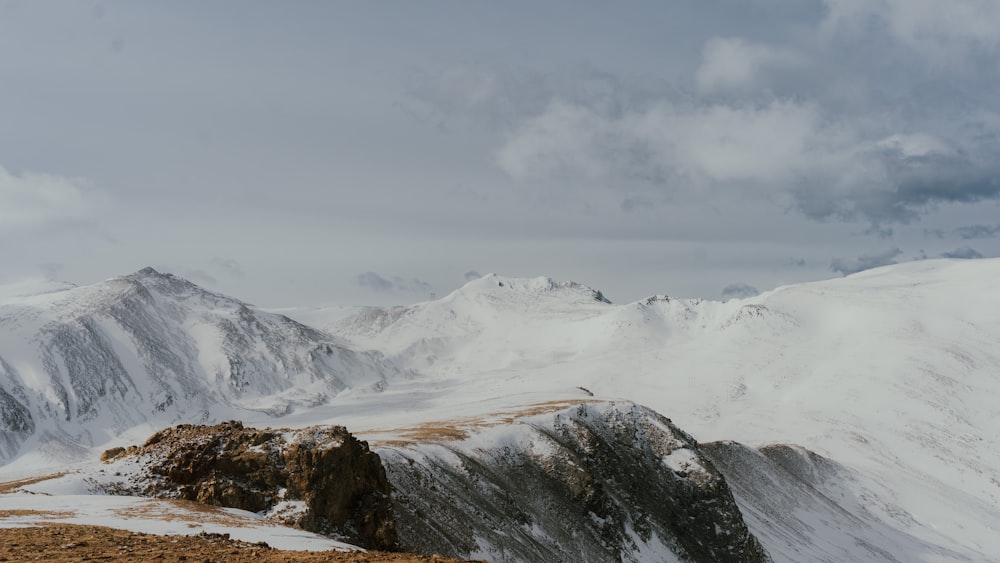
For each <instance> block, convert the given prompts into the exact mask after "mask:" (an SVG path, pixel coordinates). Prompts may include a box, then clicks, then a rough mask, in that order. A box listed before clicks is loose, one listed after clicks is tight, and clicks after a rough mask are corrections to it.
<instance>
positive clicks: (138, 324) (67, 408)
mask: <svg viewBox="0 0 1000 563" xmlns="http://www.w3.org/2000/svg"><path fill="white" fill-rule="evenodd" d="M20 289H21V290H22V291H23V290H24V289H25V288H20ZM55 289H56V290H54V291H53V290H51V288H50V290H49V291H46V292H43V293H41V294H35V295H28V296H11V295H9V292H8V296H7V297H5V298H3V300H2V301H0V436H2V437H3V440H0V461H5V460H7V459H9V458H11V457H13V456H14V455H16V454H17V453H18V451H19V450H20V449H21V444H22V443H23V442H24V441H25V440H28V439H33V440H34V441H35V443H36V444H37V445H39V446H42V447H43V449H47V450H51V449H52V448H57V447H62V448H64V449H65V448H69V449H72V448H74V447H78V446H83V447H85V446H99V445H102V444H105V443H106V442H108V441H109V440H113V439H115V438H116V437H117V436H118V435H120V434H121V433H123V432H125V431H127V430H128V429H130V428H133V427H136V426H138V425H142V431H143V432H148V430H149V428H159V427H163V426H166V425H169V424H175V423H178V422H207V421H214V420H218V419H220V418H223V417H232V418H239V417H240V415H241V413H243V412H246V411H253V412H262V413H265V414H266V415H268V416H280V415H282V414H286V413H287V412H290V411H291V410H292V409H293V408H295V407H308V406H314V405H317V404H322V403H324V402H327V401H328V400H329V399H330V398H331V397H333V396H335V395H336V394H337V393H339V392H341V391H343V390H345V389H347V388H349V387H352V388H353V387H366V386H368V387H370V386H381V385H383V384H384V382H385V381H386V380H387V379H390V378H392V377H394V376H396V375H398V371H397V370H395V369H394V368H393V367H392V365H391V364H388V363H387V362H385V361H384V360H383V359H382V358H381V356H380V355H379V354H378V353H375V352H368V353H358V352H355V351H353V350H351V349H349V348H346V347H345V346H344V345H343V344H342V343H341V342H340V341H339V340H338V339H336V338H334V337H333V336H331V335H329V334H326V333H324V332H322V331H319V330H316V329H313V328H310V327H307V326H305V325H302V324H300V323H297V322H295V321H292V320H291V319H289V318H287V317H283V316H280V315H275V314H270V313H265V312H262V311H258V310H254V309H252V308H250V307H249V306H247V305H246V304H245V303H242V302H240V301H238V300H235V299H232V298H229V297H225V296H222V295H218V294H215V293H212V292H209V291H206V290H204V289H201V288H199V287H198V286H196V285H194V284H192V283H190V282H188V281H186V280H183V279H181V278H178V277H175V276H172V275H170V274H160V273H158V272H156V271H155V270H153V269H151V268H146V269H144V270H142V271H139V272H137V273H135V274H132V275H129V276H124V277H119V278H112V279H109V280H107V281H105V282H103V283H99V284H96V285H93V286H87V287H63V288H55ZM67 453H69V452H63V454H62V455H65V454H67ZM53 455H57V456H58V455H60V454H55V453H54V454H53Z"/></svg>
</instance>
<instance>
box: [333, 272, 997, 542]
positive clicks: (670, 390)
mask: <svg viewBox="0 0 1000 563" xmlns="http://www.w3.org/2000/svg"><path fill="white" fill-rule="evenodd" d="M997 279H1000V260H976V261H944V260H941V261H923V262H914V263H909V264H901V265H897V266H890V267H886V268H879V269H876V270H869V271H866V272H862V273H860V274H856V275H853V276H850V277H847V278H844V279H835V280H830V281H824V282H817V283H808V284H800V285H794V286H788V287H783V288H778V289H776V290H774V291H771V292H768V293H765V294H762V295H760V296H757V297H754V298H751V299H745V300H731V301H728V302H725V303H718V302H708V301H698V300H683V299H672V298H668V297H664V296H658V297H652V298H650V299H647V300H643V301H640V302H636V303H629V304H625V305H611V304H608V303H605V302H603V301H601V300H599V299H596V298H595V296H596V293H595V292H594V291H592V290H590V289H588V288H585V287H582V286H576V285H561V284H555V283H552V282H549V281H548V280H544V279H540V280H511V279H506V278H502V277H499V276H487V277H485V278H483V279H481V280H477V281H475V282H472V283H470V284H469V285H467V286H465V287H463V288H462V289H460V290H458V291H456V292H455V293H453V294H451V295H449V296H447V297H445V298H443V299H441V300H439V301H436V302H431V303H423V304H418V305H415V306H412V307H409V308H396V309H390V310H384V311H367V312H365V313H363V314H361V315H358V316H355V317H353V318H348V319H343V320H341V321H339V323H338V324H337V330H336V333H337V334H338V335H340V336H342V337H343V338H344V339H345V340H347V341H348V342H350V343H352V344H353V345H356V346H363V347H371V348H374V349H377V350H380V351H382V352H384V353H385V354H386V355H387V356H388V357H389V358H390V359H392V360H393V361H396V362H399V363H400V365H403V366H406V367H411V368H413V369H414V370H417V371H418V372H419V373H420V374H421V376H422V378H423V379H425V380H426V381H429V382H436V384H437V385H440V386H441V387H442V389H443V391H442V394H443V395H445V396H448V397H450V398H451V404H450V405H448V407H447V408H450V409H461V408H463V407H462V406H461V405H460V404H458V403H462V402H463V400H460V398H462V397H464V398H465V399H464V401H466V402H468V403H470V404H471V403H472V402H474V400H475V398H474V395H475V394H476V393H474V392H473V391H471V390H477V393H478V395H479V396H480V398H479V400H485V399H486V398H488V397H494V396H500V395H501V394H502V391H503V390H504V389H506V390H507V391H508V392H509V393H516V392H523V391H527V390H531V391H535V392H547V393H549V394H550V395H552V398H554V397H556V396H558V394H559V393H560V391H559V390H560V389H561V390H563V391H562V392H563V393H565V394H570V393H572V392H574V391H575V388H576V387H582V388H586V389H587V390H589V391H591V392H593V393H594V394H596V395H597V396H598V397H621V398H626V399H631V400H635V401H637V402H640V403H642V404H645V405H647V406H650V407H652V408H654V409H655V410H657V411H658V412H662V413H665V414H667V415H668V416H670V417H671V418H672V419H673V420H674V421H675V422H676V423H677V424H678V425H679V426H680V427H682V428H684V429H685V430H687V431H689V432H691V433H692V434H693V435H694V436H696V437H697V438H698V439H699V440H701V441H711V440H735V441H738V442H743V443H746V444H749V445H753V446H761V445H766V444H769V443H785V444H795V445H799V446H804V447H807V448H809V449H811V450H814V451H815V452H817V453H818V454H820V455H822V456H825V457H827V458H829V459H832V460H834V461H835V462H837V463H839V464H842V465H843V466H844V467H845V468H847V469H848V470H849V471H851V472H853V474H854V475H856V476H857V479H855V480H852V481H851V482H849V483H845V484H844V485H843V486H844V487H846V488H849V489H850V490H851V493H852V494H853V495H854V496H855V497H857V498H858V499H860V500H858V501H857V502H858V506H860V507H863V509H864V510H866V511H868V512H870V513H871V514H873V515H875V516H876V517H877V518H878V519H879V520H880V521H883V522H885V523H886V525H887V526H890V527H891V528H892V529H894V530H898V531H899V532H901V534H902V535H903V536H905V537H907V538H911V539H912V542H913V545H912V546H910V547H908V548H907V549H908V550H909V549H912V550H913V551H911V552H909V553H910V555H914V556H916V558H917V559H918V560H928V561H938V560H940V561H949V560H994V559H995V557H996V554H998V553H1000V377H998V374H1000V346H998V344H1000V292H997V291H996V289H995V280H997ZM441 406H444V404H443V403H441ZM863 553H864V552H863V551H862V552H859V558H860V560H865V556H864V555H862V554H863ZM904 559H905V558H904Z"/></svg>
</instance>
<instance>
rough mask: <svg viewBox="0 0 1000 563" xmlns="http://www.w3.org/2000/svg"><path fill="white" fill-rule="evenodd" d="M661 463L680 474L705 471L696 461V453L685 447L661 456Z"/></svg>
mask: <svg viewBox="0 0 1000 563" xmlns="http://www.w3.org/2000/svg"><path fill="white" fill-rule="evenodd" d="M663 465H665V466H666V467H667V468H669V469H670V470H671V471H673V472H675V473H679V474H681V475H687V474H688V473H691V472H697V473H705V472H706V471H705V467H704V466H703V465H702V464H701V462H700V461H698V454H696V453H694V452H693V451H691V450H689V449H687V448H679V449H676V450H674V451H672V452H670V453H669V454H667V455H665V456H663Z"/></svg>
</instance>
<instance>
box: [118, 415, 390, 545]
mask: <svg viewBox="0 0 1000 563" xmlns="http://www.w3.org/2000/svg"><path fill="white" fill-rule="evenodd" d="M102 459H105V460H106V461H108V462H111V463H115V464H119V465H120V466H121V469H123V470H124V471H126V472H128V471H129V467H133V468H135V467H139V468H141V470H140V471H141V478H137V479H133V480H132V481H128V482H127V483H131V484H126V485H123V486H122V487H123V488H124V489H126V490H119V491H117V492H131V493H141V494H146V495H150V496H158V497H170V498H181V499H186V500H193V501H197V502H202V503H206V504H211V505H216V506H227V507H232V508H240V509H243V510H249V511H251V512H259V513H266V514H267V515H269V516H271V517H272V518H274V519H276V520H278V521H281V522H283V523H285V524H289V525H294V526H297V527H301V528H303V529H306V530H310V531H314V532H319V533H322V534H326V535H331V536H335V537H341V538H344V539H345V540H346V541H349V542H351V543H354V544H356V545H359V546H362V547H366V548H371V549H382V550H389V549H394V548H395V547H396V532H395V527H394V522H393V519H392V516H391V507H390V505H389V483H388V481H387V480H386V475H385V471H384V470H383V468H382V464H381V461H380V460H379V456H378V455H377V454H375V453H373V452H371V451H370V450H369V449H368V444H367V443H365V442H362V441H360V440H358V439H356V438H355V437H354V436H352V435H351V434H350V433H348V432H347V430H346V429H344V428H343V427H341V426H326V427H313V428H306V429H302V430H258V429H254V428H245V427H244V426H243V425H242V424H241V423H239V422H235V421H234V422H226V423H223V424H218V425H215V426H194V425H181V426H177V427H174V428H168V429H166V430H163V431H160V432H157V433H156V434H154V435H153V436H152V437H150V438H149V440H147V441H146V443H145V444H144V445H142V446H132V447H130V448H127V449H122V448H117V449H115V450H108V451H107V452H105V454H104V455H103V456H102ZM129 462H132V463H131V464H130V463H129ZM129 488H131V489H133V490H127V489H129Z"/></svg>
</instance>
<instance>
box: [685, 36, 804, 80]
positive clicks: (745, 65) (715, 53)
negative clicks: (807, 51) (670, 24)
mask: <svg viewBox="0 0 1000 563" xmlns="http://www.w3.org/2000/svg"><path fill="white" fill-rule="evenodd" d="M701 57H702V62H701V66H699V67H698V70H697V71H696V72H695V85H696V86H697V88H698V90H699V91H701V92H703V93H720V92H721V93H725V92H743V91H747V90H750V89H753V88H756V87H760V86H761V80H762V78H764V76H763V75H765V74H766V73H768V72H769V71H772V70H779V69H785V68H793V67H797V66H800V65H802V64H803V63H804V62H805V59H804V57H802V56H801V55H800V54H798V53H796V52H795V51H792V50H790V49H786V48H780V47H772V46H768V45H762V44H760V43H753V42H750V41H747V40H745V39H741V38H738V37H715V38H712V39H710V40H708V41H707V42H706V43H705V46H704V48H703V49H702V54H701Z"/></svg>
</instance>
